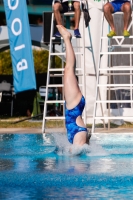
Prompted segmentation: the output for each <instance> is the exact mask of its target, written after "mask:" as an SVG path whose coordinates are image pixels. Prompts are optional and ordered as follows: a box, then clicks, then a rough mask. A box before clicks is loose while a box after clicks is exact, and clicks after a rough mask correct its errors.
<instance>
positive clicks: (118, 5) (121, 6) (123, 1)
mask: <svg viewBox="0 0 133 200" xmlns="http://www.w3.org/2000/svg"><path fill="white" fill-rule="evenodd" d="M103 10H104V15H105V18H106V20H107V21H108V23H109V25H110V27H111V31H110V32H109V33H108V34H107V36H108V37H110V38H111V37H113V36H116V35H117V34H116V30H115V26H114V20H113V16H112V13H115V12H119V11H122V12H123V13H124V19H123V20H124V30H123V36H124V37H129V36H130V33H129V32H128V31H127V28H128V25H129V23H130V20H131V3H130V1H127V0H114V1H111V2H108V3H106V4H105V5H104V8H103Z"/></svg>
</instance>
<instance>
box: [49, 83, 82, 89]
mask: <svg viewBox="0 0 133 200" xmlns="http://www.w3.org/2000/svg"><path fill="white" fill-rule="evenodd" d="M78 85H79V86H80V87H82V86H83V85H82V84H78ZM48 87H51V88H53V87H64V85H63V84H56V85H55V84H51V85H48Z"/></svg>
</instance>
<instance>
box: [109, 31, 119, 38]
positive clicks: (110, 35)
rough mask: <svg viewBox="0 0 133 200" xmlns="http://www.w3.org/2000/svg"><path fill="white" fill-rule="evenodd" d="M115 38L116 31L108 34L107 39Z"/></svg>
mask: <svg viewBox="0 0 133 200" xmlns="http://www.w3.org/2000/svg"><path fill="white" fill-rule="evenodd" d="M113 36H117V35H116V32H115V31H110V32H109V33H108V34H107V37H109V38H112V37H113Z"/></svg>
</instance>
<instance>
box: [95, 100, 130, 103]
mask: <svg viewBox="0 0 133 200" xmlns="http://www.w3.org/2000/svg"><path fill="white" fill-rule="evenodd" d="M96 103H133V100H97V101H96Z"/></svg>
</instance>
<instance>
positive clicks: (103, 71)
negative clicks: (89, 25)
mask: <svg viewBox="0 0 133 200" xmlns="http://www.w3.org/2000/svg"><path fill="white" fill-rule="evenodd" d="M116 14H122V13H115V15H116ZM132 25H133V14H132V21H131V23H130V25H129V27H128V30H130V29H131V27H132ZM103 27H104V13H102V28H101V38H100V52H99V61H98V69H97V83H96V101H95V104H94V113H93V124H92V133H94V132H95V124H96V120H98V121H102V122H103V125H104V128H106V127H105V123H106V122H107V123H108V130H109V129H110V120H118V119H119V120H131V121H133V114H132V115H131V114H130V113H129V116H123V114H122V113H121V109H120V108H119V107H118V113H119V115H118V116H116V113H115V114H114V115H113V116H111V103H116V104H117V106H118V104H121V103H130V104H131V108H132V107H133V96H132V90H133V82H132V75H133V61H132V59H133V57H132V55H133V45H132V44H129V43H126V44H125V43H124V42H125V41H129V39H130V38H133V36H130V37H129V38H128V39H126V40H125V38H124V37H123V36H114V37H113V38H112V39H110V38H108V37H107V36H103ZM105 40H106V41H108V46H107V49H108V50H107V51H104V50H103V42H104V41H105ZM112 41H115V44H112ZM118 47H120V48H121V51H117V48H118ZM125 48H127V49H128V51H124V50H125ZM104 55H106V56H108V64H107V66H105V64H104V62H103V61H102V58H103V56H104ZM115 55H123V56H125V55H129V63H130V64H129V65H128V66H122V65H119V66H112V65H111V58H112V57H111V56H115ZM121 71H123V72H124V73H123V72H121ZM126 75H128V76H129V77H130V83H120V84H118V83H115V84H114V83H112V81H111V76H114V77H115V76H126ZM105 76H106V77H107V82H106V83H103V82H105V81H103V80H102V77H105ZM101 88H105V90H107V91H108V99H107V97H105V95H104V97H103V96H101V98H99V94H101V90H100V89H101ZM120 89H127V90H129V91H130V100H120V99H116V100H111V96H110V95H111V91H115V92H116V91H117V90H120ZM102 92H103V91H102ZM98 105H100V106H101V108H102V109H101V112H99V110H98ZM106 105H108V108H106ZM102 110H103V111H102Z"/></svg>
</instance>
